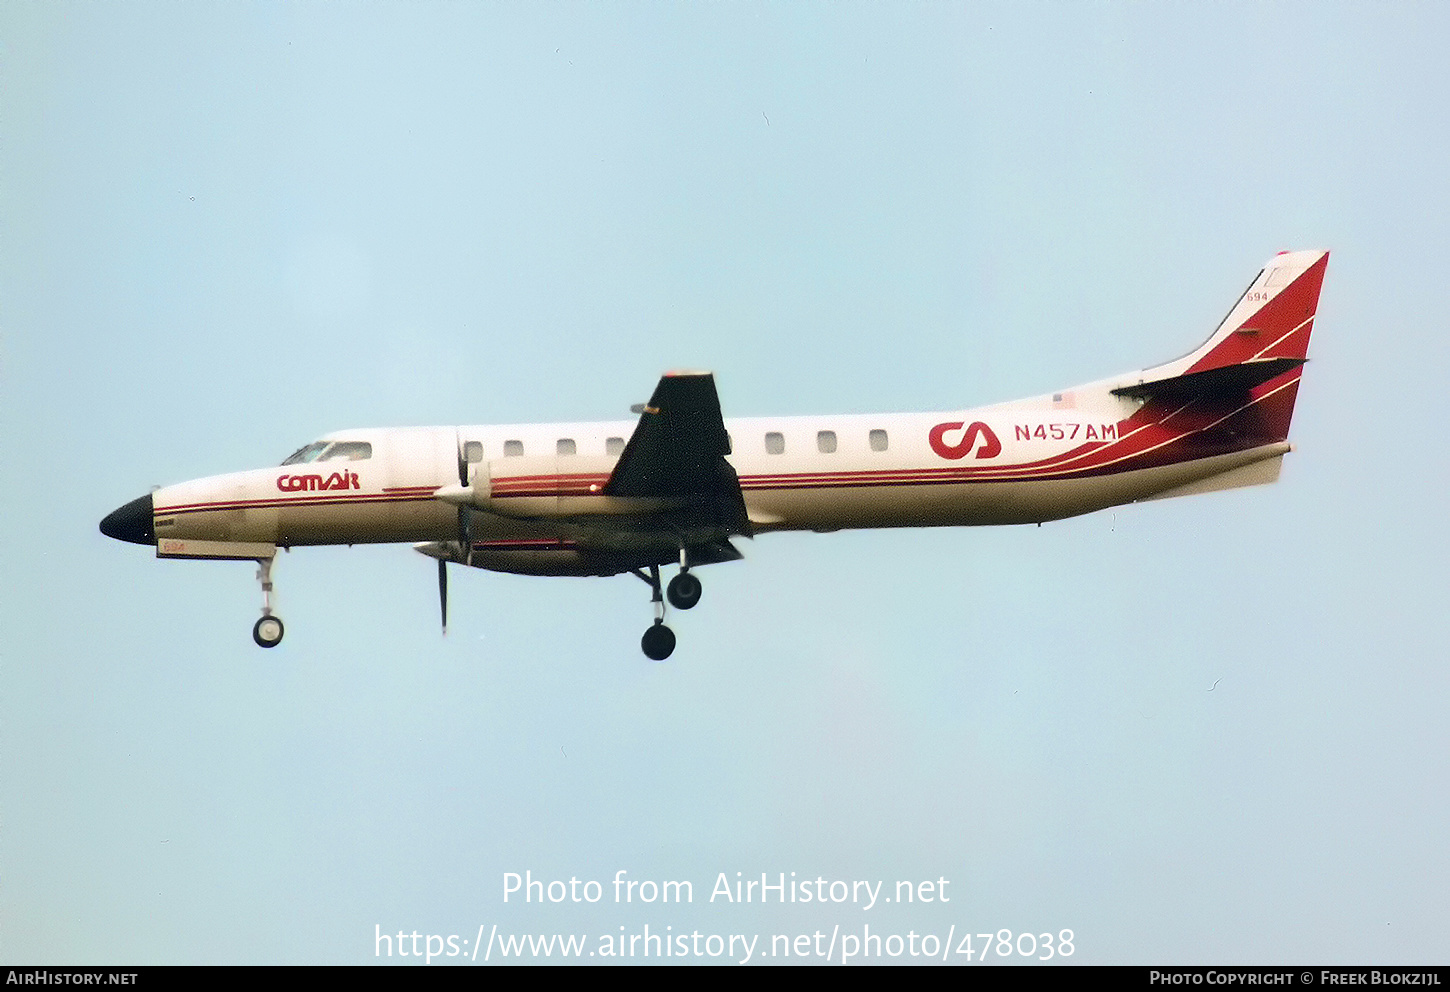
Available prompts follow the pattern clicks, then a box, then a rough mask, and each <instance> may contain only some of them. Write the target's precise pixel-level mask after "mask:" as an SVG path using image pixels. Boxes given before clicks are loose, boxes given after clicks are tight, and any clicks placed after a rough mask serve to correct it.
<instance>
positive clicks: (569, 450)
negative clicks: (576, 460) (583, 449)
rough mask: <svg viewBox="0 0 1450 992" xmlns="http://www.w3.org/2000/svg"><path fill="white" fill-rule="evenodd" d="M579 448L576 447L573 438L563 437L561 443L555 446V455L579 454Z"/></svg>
mask: <svg viewBox="0 0 1450 992" xmlns="http://www.w3.org/2000/svg"><path fill="white" fill-rule="evenodd" d="M578 450H579V448H578V446H577V445H575V443H574V439H573V438H572V437H561V438H559V443H558V444H556V445H554V453H555V454H557V455H572V454H575V453H577V452H578Z"/></svg>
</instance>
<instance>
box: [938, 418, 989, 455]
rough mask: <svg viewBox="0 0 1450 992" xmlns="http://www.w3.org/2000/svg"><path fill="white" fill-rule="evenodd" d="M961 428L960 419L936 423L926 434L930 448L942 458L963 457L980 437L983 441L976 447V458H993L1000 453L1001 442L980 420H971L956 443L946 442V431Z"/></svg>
mask: <svg viewBox="0 0 1450 992" xmlns="http://www.w3.org/2000/svg"><path fill="white" fill-rule="evenodd" d="M961 429H962V422H961V421H960V420H959V421H957V422H956V423H954V424H937V425H936V426H935V427H933V428H932V429H931V434H930V435H928V440H930V441H931V450H932V451H935V452H936V453H937V454H939V455H941V456H942V457H943V458H950V459H952V460H956V459H958V458H965V457H967V454H968V453H969V452H970V451H971V450H972V447H973V446H974V445H975V444H976V443H977V440H978V438H981V439H982V440H983V441H984V442H985V443H984V444H983V445H982V446H981V447H980V448H978V449H977V457H978V458H995V457H997V456H998V455H1000V454H1001V453H1002V442H1001V441H999V440H997V435H996V434H993V433H992V428H990V427H988V426H987V425H986V424H984V423H982V422H981V421H980V420H974V421H972V423H971V425H970V426H968V427H967V429H966V432H965V433H963V434H962V439H961V440H960V441H958V442H957V443H956V444H948V443H947V441H946V435H947V432H948V431H958V430H961Z"/></svg>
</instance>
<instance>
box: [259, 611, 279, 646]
mask: <svg viewBox="0 0 1450 992" xmlns="http://www.w3.org/2000/svg"><path fill="white" fill-rule="evenodd" d="M282 632H283V629H282V621H281V620H279V619H277V618H276V617H274V616H265V617H263V618H262V619H260V620H258V621H257V623H256V624H255V625H254V626H253V627H252V640H254V641H256V642H257V646H258V647H264V648H275V647H276V646H277V645H278V644H281V643H282Z"/></svg>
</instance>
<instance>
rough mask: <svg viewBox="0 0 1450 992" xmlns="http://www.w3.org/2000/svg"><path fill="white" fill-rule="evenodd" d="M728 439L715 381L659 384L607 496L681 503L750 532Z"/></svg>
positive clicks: (733, 529) (675, 377)
mask: <svg viewBox="0 0 1450 992" xmlns="http://www.w3.org/2000/svg"><path fill="white" fill-rule="evenodd" d="M728 454H730V435H729V434H727V433H726V432H725V421H724V419H723V418H722V417H721V416H720V397H719V396H718V395H717V394H716V392H715V377H714V376H713V375H711V374H710V373H708V372H670V373H666V374H665V375H664V376H662V377H661V378H660V383H659V385H658V386H656V387H655V391H654V395H653V396H651V397H650V400H649V402H648V403H646V404H645V406H644V411H643V412H642V413H641V414H640V417H639V426H637V427H636V428H635V429H634V434H633V435H631V436H630V439H629V443H628V444H626V445H625V446H624V452H623V453H622V454H621V455H620V456H619V461H618V463H616V465H615V466H614V472H613V474H612V475H610V477H609V481H608V482H606V483H605V484H604V494H605V495H606V496H623V497H640V498H656V499H661V498H662V499H669V500H679V501H681V502H682V503H683V505H684V507H685V508H686V510H687V511H688V512H689V513H691V514H692V515H693V516H695V517H696V518H700V522H702V523H705V522H708V523H709V524H710V525H713V526H715V527H718V528H719V529H721V530H723V531H724V532H725V533H726V534H727V535H728V534H745V535H747V536H748V535H749V534H750V532H751V531H750V521H749V519H748V518H747V517H746V513H745V498H744V496H742V495H741V493H740V480H739V478H738V477H737V476H736V475H735V469H734V468H732V467H731V465H730V463H729V462H728V461H726V460H725V456H726V455H728Z"/></svg>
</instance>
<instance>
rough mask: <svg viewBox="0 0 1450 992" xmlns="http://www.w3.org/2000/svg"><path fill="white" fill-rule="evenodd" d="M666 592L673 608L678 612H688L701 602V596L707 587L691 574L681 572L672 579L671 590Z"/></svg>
mask: <svg viewBox="0 0 1450 992" xmlns="http://www.w3.org/2000/svg"><path fill="white" fill-rule="evenodd" d="M665 591H666V593H667V594H668V595H669V597H670V605H671V606H673V607H674V608H675V609H677V610H688V609H691V608H692V607H694V605H695V604H696V603H698V602H699V601H700V594H701V593H703V592H704V591H705V587H704V586H702V585H700V580H699V579H697V578H695V576H694V575H693V574H691V573H690V572H681V573H680V574H679V575H676V576H675V577H674V578H673V579H670V584H669V588H668V589H666V590H665Z"/></svg>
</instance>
